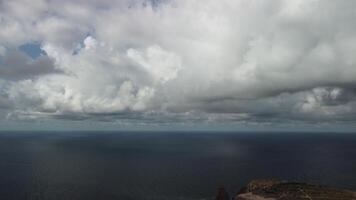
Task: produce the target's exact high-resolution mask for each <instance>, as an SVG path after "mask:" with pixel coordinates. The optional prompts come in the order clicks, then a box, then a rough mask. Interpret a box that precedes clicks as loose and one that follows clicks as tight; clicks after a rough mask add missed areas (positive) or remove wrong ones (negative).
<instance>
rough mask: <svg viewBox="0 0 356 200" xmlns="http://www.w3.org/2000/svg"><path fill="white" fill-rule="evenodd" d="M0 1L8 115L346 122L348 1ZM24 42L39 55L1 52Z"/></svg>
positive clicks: (351, 29) (354, 77)
mask: <svg viewBox="0 0 356 200" xmlns="http://www.w3.org/2000/svg"><path fill="white" fill-rule="evenodd" d="M0 2H1V3H0V11H1V12H0V13H1V14H0V26H1V27H4V28H2V29H1V30H0V55H1V56H0V60H2V63H5V64H2V65H1V67H0V78H2V79H5V80H9V81H10V80H11V81H13V82H12V83H11V84H10V85H9V86H8V87H7V89H5V90H4V91H2V93H3V94H6V96H8V97H7V98H10V99H11V100H12V101H14V102H15V105H14V108H12V111H13V113H14V115H25V114H24V112H23V108H24V107H25V108H26V111H25V112H26V113H27V114H26V115H31V116H34V118H36V116H38V117H41V118H43V117H44V118H45V117H46V116H47V117H49V118H51V117H55V118H61V119H63V118H67V119H88V118H93V119H96V120H100V119H104V118H105V120H107V119H108V118H109V119H111V120H113V121H115V120H122V119H123V118H125V117H127V118H136V119H137V120H143V121H144V120H148V121H150V120H152V121H153V122H155V123H156V122H157V121H163V122H164V121H174V120H178V121H184V120H186V121H189V120H192V119H194V120H197V121H199V120H207V121H224V120H227V121H251V122H271V123H272V122H273V123H281V121H286V120H291V121H293V120H295V121H304V122H307V123H308V122H313V123H314V122H323V121H328V122H335V121H352V120H354V119H355V112H356V110H355V85H356V84H355V83H356V67H355V64H356V57H355V56H354V53H355V50H356V37H355V35H356V26H355V22H354V20H353V19H354V18H355V17H356V13H355V12H354V10H355V8H356V3H353V2H351V1H347V0H341V1H332V0H308V1H302V0H296V1H284V0H272V1H268V2H267V1H261V0H236V1H231V0H223V1H213V0H208V1H190V0H180V1H176V0H166V1H144V0H135V1H110V0H109V1H96V0H90V1H81V0H80V1H75V2H73V1H57V0H54V1H44V0H37V1H31V3H29V2H27V1H19V0H14V1H0ZM24 7H26V9H25V10H24V9H23V8H24ZM33 41H37V42H39V43H40V44H41V49H42V50H43V51H44V52H45V53H46V55H45V56H41V57H39V58H37V59H35V60H33V59H31V58H29V57H26V55H24V54H23V53H21V52H16V51H13V52H11V53H8V52H7V49H16V48H17V47H19V46H21V45H23V44H26V43H31V42H33ZM10 65H11V66H14V67H11V70H10V71H9V69H10V67H9V66H10ZM58 71H63V72H64V73H62V74H58V73H57V74H56V72H58ZM33 76H36V79H33V80H31V82H28V80H27V79H30V77H33ZM14 80H16V81H14ZM25 83H26V85H27V86H26V89H24V88H23V84H25ZM28 101H29V102H31V103H30V104H28V103H27V102H28ZM19 110H21V111H22V112H18V111H19ZM104 116H105V117H104ZM119 116H121V117H119ZM132 116H134V117H132Z"/></svg>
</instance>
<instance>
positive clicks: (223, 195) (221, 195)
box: [215, 187, 230, 200]
mask: <svg viewBox="0 0 356 200" xmlns="http://www.w3.org/2000/svg"><path fill="white" fill-rule="evenodd" d="M215 200H230V197H229V194H228V193H227V192H226V190H225V188H223V187H221V188H219V190H218V195H217V196H216V198H215Z"/></svg>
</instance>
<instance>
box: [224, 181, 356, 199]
mask: <svg viewBox="0 0 356 200" xmlns="http://www.w3.org/2000/svg"><path fill="white" fill-rule="evenodd" d="M219 200H220V199H219ZM235 200H356V193H355V192H352V191H348V190H340V189H335V188H331V187H326V186H319V185H312V184H306V183H295V182H282V181H270V180H260V181H252V182H250V183H249V184H248V185H247V186H246V187H245V188H243V189H241V191H240V192H239V194H238V195H237V196H236V197H235Z"/></svg>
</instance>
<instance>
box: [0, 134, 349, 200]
mask: <svg viewBox="0 0 356 200" xmlns="http://www.w3.org/2000/svg"><path fill="white" fill-rule="evenodd" d="M253 179H278V180H288V181H301V182H310V183H317V184H322V185H330V186H335V187H340V188H345V189H354V190H356V134H351V133H348V134H346V133H272V132H266V133H253V132H245V133H241V132H240V133H239V132H237V133H232V132H228V133H226V132H220V133H219V132H49V131H48V132H1V133H0V199H2V200H8V199H14V200H15V199H16V200H17V199H19V200H26V199H29V200H71V199H73V200H131V199H132V200H141V199H142V200H145V199H147V200H203V199H213V198H214V195H215V194H216V192H217V189H218V188H219V187H225V188H226V190H227V191H228V192H229V193H230V194H231V196H233V194H236V192H238V191H239V189H240V188H241V187H243V186H244V185H246V184H247V183H248V182H249V181H250V180H253Z"/></svg>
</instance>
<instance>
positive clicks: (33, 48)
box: [19, 42, 47, 59]
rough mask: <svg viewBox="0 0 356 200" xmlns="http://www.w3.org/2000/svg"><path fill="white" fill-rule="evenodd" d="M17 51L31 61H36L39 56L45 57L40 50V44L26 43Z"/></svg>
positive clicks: (44, 53)
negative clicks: (24, 54) (28, 57)
mask: <svg viewBox="0 0 356 200" xmlns="http://www.w3.org/2000/svg"><path fill="white" fill-rule="evenodd" d="M19 50H20V51H22V52H24V53H26V54H27V55H28V56H30V57H31V58H32V59H36V58H38V57H40V56H41V55H47V54H46V52H45V51H43V50H42V49H41V44H40V43H37V42H35V43H26V44H23V45H21V46H20V47H19Z"/></svg>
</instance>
